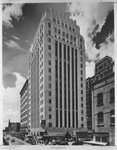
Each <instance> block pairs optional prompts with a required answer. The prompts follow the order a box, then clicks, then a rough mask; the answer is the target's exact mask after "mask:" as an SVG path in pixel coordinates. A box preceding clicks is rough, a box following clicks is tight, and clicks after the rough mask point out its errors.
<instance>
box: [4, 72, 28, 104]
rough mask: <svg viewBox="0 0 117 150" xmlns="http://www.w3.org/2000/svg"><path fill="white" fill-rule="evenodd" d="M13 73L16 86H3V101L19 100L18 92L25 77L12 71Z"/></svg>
mask: <svg viewBox="0 0 117 150" xmlns="http://www.w3.org/2000/svg"><path fill="white" fill-rule="evenodd" d="M13 75H15V76H16V78H17V80H16V82H15V84H16V87H13V88H10V87H8V88H3V102H4V101H5V102H8V103H12V102H17V101H19V92H20V90H21V88H22V86H23V84H24V82H25V80H26V79H25V78H24V77H22V76H21V75H20V74H19V73H17V72H14V73H13Z"/></svg>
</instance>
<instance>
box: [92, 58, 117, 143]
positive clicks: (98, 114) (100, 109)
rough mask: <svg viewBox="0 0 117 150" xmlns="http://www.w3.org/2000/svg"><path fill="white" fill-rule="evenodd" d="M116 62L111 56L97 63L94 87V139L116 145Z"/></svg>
mask: <svg viewBox="0 0 117 150" xmlns="http://www.w3.org/2000/svg"><path fill="white" fill-rule="evenodd" d="M114 87H115V86H114V62H113V60H112V58H110V57H109V56H106V57H104V58H103V59H101V60H100V61H99V62H97V63H96V65H95V76H94V84H93V89H92V120H93V121H92V123H93V124H92V127H93V131H94V141H98V142H105V143H108V144H109V145H114V140H115V103H114V101H115V98H114Z"/></svg>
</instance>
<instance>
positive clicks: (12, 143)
mask: <svg viewBox="0 0 117 150" xmlns="http://www.w3.org/2000/svg"><path fill="white" fill-rule="evenodd" d="M7 137H9V138H10V140H9V145H30V144H29V143H27V142H24V141H22V140H21V139H18V138H15V137H12V136H10V135H8V136H7ZM12 138H15V142H11V139H12Z"/></svg>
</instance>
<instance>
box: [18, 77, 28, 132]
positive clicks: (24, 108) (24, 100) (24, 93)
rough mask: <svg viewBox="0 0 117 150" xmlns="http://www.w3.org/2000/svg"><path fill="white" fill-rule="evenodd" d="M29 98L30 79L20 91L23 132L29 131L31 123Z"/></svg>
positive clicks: (21, 129)
mask: <svg viewBox="0 0 117 150" xmlns="http://www.w3.org/2000/svg"><path fill="white" fill-rule="evenodd" d="M28 103H29V100H28V79H27V80H26V82H25V83H24V86H23V87H22V89H21V91H20V123H21V128H20V131H21V132H28V124H29V120H28V119H29V117H28V115H29V111H28V109H29V104H28Z"/></svg>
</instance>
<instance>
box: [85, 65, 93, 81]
mask: <svg viewBox="0 0 117 150" xmlns="http://www.w3.org/2000/svg"><path fill="white" fill-rule="evenodd" d="M94 71H95V63H94V62H86V72H87V74H86V78H88V77H92V75H93V74H94Z"/></svg>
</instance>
